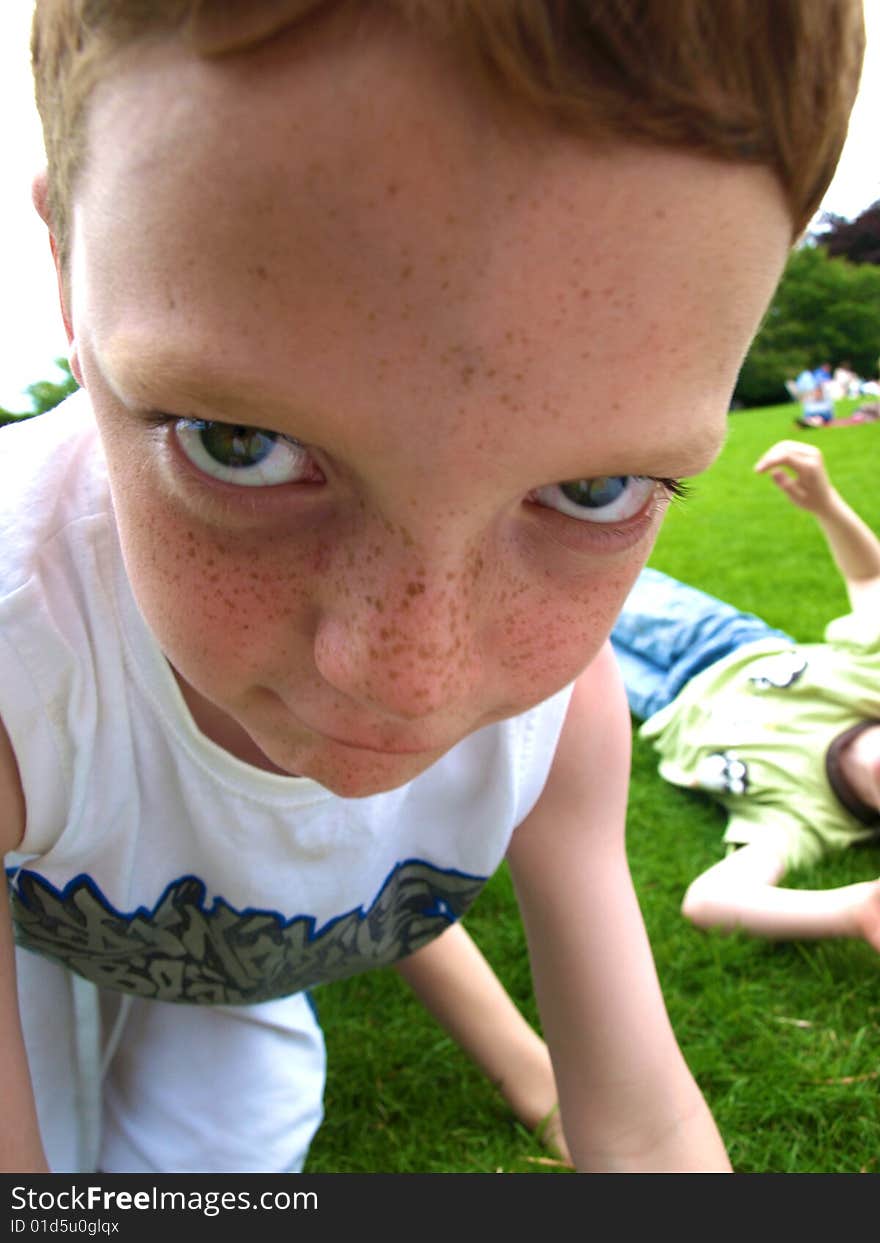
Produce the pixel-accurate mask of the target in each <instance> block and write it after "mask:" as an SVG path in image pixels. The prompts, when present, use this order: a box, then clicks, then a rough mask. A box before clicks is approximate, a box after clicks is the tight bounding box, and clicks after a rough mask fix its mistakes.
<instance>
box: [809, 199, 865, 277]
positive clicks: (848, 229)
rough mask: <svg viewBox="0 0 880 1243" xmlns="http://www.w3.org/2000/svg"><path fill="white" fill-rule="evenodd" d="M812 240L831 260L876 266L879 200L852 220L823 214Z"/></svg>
mask: <svg viewBox="0 0 880 1243" xmlns="http://www.w3.org/2000/svg"><path fill="white" fill-rule="evenodd" d="M813 238H814V240H815V242H816V245H817V246H821V247H822V249H823V250H824V251H825V252H826V254H828V255H829V256H830V257H831V258H832V259H849V261H850V263H873V264H880V199H877V201H876V202H875V203H872V204H871V206H870V207H866V208H865V210H864V211H863V212H861V214H860V215H858V216H856V218H855V220H847V219H846V217H845V216H834V215H832V214H831V213H826V214H825V215H824V216H823V217H822V219H821V221H820V223H819V227H818V229H817V230H816V232H815V233H814V234H813Z"/></svg>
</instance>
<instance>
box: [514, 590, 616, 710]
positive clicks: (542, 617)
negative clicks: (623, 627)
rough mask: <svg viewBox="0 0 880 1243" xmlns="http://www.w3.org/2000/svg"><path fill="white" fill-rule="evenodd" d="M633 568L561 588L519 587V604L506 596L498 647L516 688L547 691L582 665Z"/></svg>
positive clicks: (609, 622) (599, 640)
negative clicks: (504, 614) (506, 608)
mask: <svg viewBox="0 0 880 1243" xmlns="http://www.w3.org/2000/svg"><path fill="white" fill-rule="evenodd" d="M639 568H640V566H636V567H635V568H630V569H629V570H628V571H627V572H621V573H615V574H608V575H603V576H601V577H598V576H597V577H595V578H593V579H590V580H589V581H584V580H580V581H579V582H578V583H577V584H576V585H575V586H572V587H569V588H568V589H565V590H563V589H560V588H555V589H553V590H550V589H548V590H545V591H543V592H534V591H532V592H529V593H526V592H522V597H524V598H523V599H522V602H521V604H520V607H517V601H516V599H515V598H513V599H511V600H510V607H509V609H508V611H507V615H506V618H505V620H504V621H503V623H502V624H501V634H500V636H499V638H500V642H499V650H500V651H502V652H503V656H502V657H501V664H502V666H503V668H504V670H505V672H506V673H507V675H508V676H509V677H510V678H511V679H512V681H513V682H514V684H515V685H516V686H517V687H518V688H520V692H521V693H523V694H525V695H526V696H528V695H529V694H530V693H531V696H532V697H533V696H534V692H535V691H538V692H541V693H542V694H544V693H546V694H549V693H551V690H555V689H559V688H560V687H562V686H564V685H566V684H567V683H568V682H570V681H572V680H573V679H574V678H575V677H577V675H578V674H579V673H581V672H582V670H583V669H585V668H586V666H587V665H588V664H589V663H590V661H591V660H592V659H593V657H594V656H595V655H596V654H597V652H598V651H599V649H600V648H601V646H602V644H603V643H604V642H605V640H606V639H607V638H608V635H609V634H610V633H611V628H612V626H613V625H614V622H615V620H616V618H617V615H618V613H619V611H620V608H621V606H622V604H623V601H624V600H625V598H626V595H627V593H628V591H629V589H630V587H631V586H632V583H633V581H634V579H635V577H636V574H637V573H638V569H639ZM515 594H516V593H514V596H515Z"/></svg>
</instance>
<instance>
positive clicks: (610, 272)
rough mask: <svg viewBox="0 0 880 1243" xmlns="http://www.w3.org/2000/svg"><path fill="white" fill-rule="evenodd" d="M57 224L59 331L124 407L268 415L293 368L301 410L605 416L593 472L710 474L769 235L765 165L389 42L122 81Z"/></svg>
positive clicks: (99, 99)
mask: <svg viewBox="0 0 880 1243" xmlns="http://www.w3.org/2000/svg"><path fill="white" fill-rule="evenodd" d="M745 218H748V219H749V220H750V229H749V230H748V231H746V232H745V236H744V231H743V229H742V220H743V219H745ZM74 223H75V227H74V250H73V256H74V257H73V268H74V299H73V300H74V319H75V323H76V320H77V317H78V316H79V318H80V322H81V323H82V324H83V326H84V330H85V331H87V332H88V333H89V334H91V337H92V340H93V343H94V345H95V348H96V350H97V351H98V352H99V353H100V355H101V356H102V358H103V359H104V360H106V362H107V365H108V368H109V370H110V372H111V373H112V375H111V379H112V378H115V377H119V383H120V385H121V386H122V387H125V385H128V387H129V389H132V388H137V387H138V385H139V384H141V385H142V384H143V383H144V382H145V381H146V380H148V381H149V383H151V384H155V383H156V382H157V377H158V378H160V379H161V377H162V376H163V375H165V376H167V377H168V384H169V387H173V388H174V389H175V390H176V391H180V389H181V386H185V385H187V384H189V385H190V386H191V387H192V388H193V390H199V392H198V393H196V392H195V391H194V392H193V401H194V402H195V401H196V400H197V399H200V398H201V396H207V398H208V400H209V401H210V402H216V400H217V399H218V398H219V397H222V396H224V395H226V396H228V397H229V400H230V404H234V402H235V399H236V398H237V397H239V396H240V395H241V392H247V393H248V394H250V395H251V398H253V395H254V394H255V393H260V392H263V391H264V390H265V404H266V406H267V407H272V406H273V404H277V397H278V386H277V377H278V376H279V374H280V373H281V372H282V371H284V370H285V364H286V370H287V373H289V370H290V363H291V362H294V363H295V368H296V386H297V391H298V394H299V395H300V396H299V397H298V400H299V402H300V404H301V405H302V406H303V407H304V409H305V410H306V412H307V411H308V410H311V409H314V410H316V411H320V412H322V417H324V415H325V414H326V411H327V410H328V409H332V408H334V407H335V406H338V396H339V393H338V388H339V375H340V369H344V370H345V371H346V372H348V373H350V374H352V375H354V376H356V377H358V379H359V385H358V387H359V390H360V400H361V401H363V403H364V408H365V410H366V408H367V407H370V408H371V409H374V410H375V411H376V412H377V413H378V412H381V411H382V410H383V409H385V410H389V409H390V408H391V407H392V406H393V407H394V410H395V417H397V416H398V415H399V413H400V410H401V408H403V409H406V410H408V411H410V412H411V417H413V418H414V417H416V413H418V412H421V414H422V415H424V422H425V424H426V426H429V427H430V428H432V429H433V430H434V431H435V433H436V434H437V436H438V438H440V437H441V436H442V437H444V438H446V439H448V435H449V432H450V427H451V425H452V424H455V425H456V426H457V425H461V424H462V423H463V422H465V421H466V422H467V425H468V426H469V427H471V428H473V426H476V425H478V423H477V424H475V423H474V419H475V418H476V419H477V420H478V421H479V420H480V419H482V423H483V425H484V426H485V428H486V430H487V434H492V433H493V432H495V433H498V434H501V433H502V431H504V434H505V435H506V438H507V439H508V440H509V439H510V433H511V431H513V432H514V433H518V432H519V431H523V432H524V431H526V430H529V431H530V432H532V433H533V432H534V429H535V426H536V425H540V426H547V425H548V424H549V423H553V424H555V425H556V426H557V428H558V429H559V431H560V435H562V436H563V437H567V438H568V439H569V440H576V439H577V438H579V437H584V436H585V435H586V434H587V433H588V432H589V431H590V429H591V427H592V426H593V425H594V424H595V426H596V427H597V428H600V427H604V426H607V424H608V421H609V419H611V420H614V419H615V418H616V426H617V428H618V432H617V444H616V445H612V446H611V447H610V449H609V453H610V454H611V457H613V456H614V454H615V453H617V454H618V456H619V457H620V459H621V460H620V462H619V463H616V462H615V461H612V460H611V458H609V459H608V460H607V461H603V462H602V463H599V464H597V468H596V473H602V472H605V471H607V472H611V471H613V470H616V469H620V470H623V469H624V468H626V469H627V470H630V469H634V468H635V467H636V466H638V462H634V461H633V460H632V457H633V453H636V454H637V455H638V454H639V453H641V454H643V456H646V457H652V455H653V458H654V461H652V462H647V461H646V463H645V467H644V469H645V470H646V471H648V469H649V468H650V470H651V472H652V473H659V472H660V471H661V470H664V469H667V464H666V463H664V462H661V461H659V459H658V457H657V455H658V454H661V455H662V453H663V452H665V450H666V448H667V447H668V448H669V450H670V454H671V457H672V458H676V457H677V458H679V459H680V458H682V457H683V456H684V457H687V456H688V455H690V457H691V458H692V459H693V462H694V465H693V469H694V470H696V469H699V468H700V466H701V465H705V461H706V460H707V459H708V457H710V456H711V454H712V452H714V450H715V448H717V444H718V441H719V438H720V434H721V429H722V427H723V416H724V414H725V413H726V403H727V398H728V395H729V392H730V389H731V388H732V385H733V382H734V380H735V376H736V370H737V368H738V366H739V364H740V362H741V356H742V352H743V350H744V348H745V345H746V344H747V342H748V340H749V338H750V336H751V334H752V332H753V331H754V329H755V327H756V326H757V321H758V319H759V317H760V315H761V313H762V312H763V309H764V306H765V304H766V301H767V299H768V298H769V296H770V293H771V292H772V288H773V286H774V284H775V281H776V279H777V277H778V274H779V270H780V268H781V264H782V262H783V260H784V256H785V252H786V248H787V239H788V233H789V222H788V220H787V218H786V215H785V211H784V208H783V206H782V202H781V196H780V195H779V193H778V192H777V189H776V186H775V184H774V183H773V182H772V181H771V179H770V178H769V176H768V175H767V174H765V173H764V172H762V171H760V170H755V169H748V168H740V167H737V166H730V165H718V164H716V163H715V162H710V161H707V160H703V159H698V158H696V157H692V156H690V155H687V154H682V153H678V152H671V151H665V150H659V149H655V148H637V147H634V146H627V145H616V146H613V147H608V146H600V145H598V144H592V143H590V142H588V141H587V140H585V139H583V138H575V137H572V136H567V135H563V134H561V133H559V132H557V131H555V130H553V129H551V128H550V127H549V126H548V125H546V124H544V123H541V122H537V121H535V120H534V119H532V118H527V117H526V116H525V115H522V114H519V113H517V112H516V111H515V110H513V108H512V107H508V106H502V105H501V103H500V101H499V100H498V99H496V98H494V97H491V96H489V95H488V94H487V93H486V91H485V88H483V87H481V86H479V85H478V84H476V83H475V82H473V81H471V80H469V79H468V78H467V77H466V76H465V74H464V73H463V71H462V70H460V69H459V68H457V67H456V66H454V65H452V64H450V63H448V62H446V61H445V60H443V59H442V58H441V57H439V56H438V55H437V54H436V53H434V52H432V51H430V50H427V49H425V48H424V47H422V46H421V45H420V44H419V43H418V42H416V41H415V39H414V38H413V37H411V36H408V35H405V34H403V33H402V32H399V31H398V32H393V31H391V32H386V33H385V35H384V36H383V37H382V38H381V39H380V38H377V37H373V38H366V37H364V38H363V39H359V40H354V39H351V38H339V37H335V36H333V35H332V33H331V34H327V33H323V34H320V35H318V36H316V37H315V38H313V39H311V40H306V41H303V40H300V41H297V42H292V41H288V40H281V41H280V42H279V43H278V44H276V45H274V46H271V47H268V48H266V49H264V50H262V51H261V52H259V53H256V54H252V55H249V56H246V57H238V58H234V59H231V60H225V61H217V62H205V61H198V60H195V59H192V58H189V57H187V56H186V55H185V54H184V53H183V52H181V51H179V50H176V49H174V48H170V47H169V48H163V47H159V48H152V49H147V50H141V51H139V53H138V55H137V56H132V57H129V58H128V59H127V60H123V61H122V62H121V63H120V67H119V69H118V71H117V72H116V73H115V74H114V75H113V76H112V77H111V78H110V79H109V80H108V81H107V82H106V83H105V84H104V86H103V87H102V88H101V89H100V90H99V92H98V94H97V96H96V98H95V101H94V107H93V111H92V117H91V128H90V160H89V164H88V166H87V169H86V171H85V174H84V176H83V179H82V181H81V184H80V187H79V191H78V195H77V201H76V207H75V215H74ZM236 388H237V389H238V390H240V392H235V391H234V390H236ZM260 400H261V401H262V400H263V399H262V398H261V399H260ZM258 404H259V403H258ZM646 407H648V409H647V411H646ZM213 408H215V407H213ZM216 417H220V416H219V415H217V416H216ZM305 417H308V415H307V413H306V416H305ZM253 421H256V420H253ZM627 428H631V429H632V431H631V434H628V433H627ZM646 436H647V441H646V439H645V438H646ZM532 438H533V436H532ZM655 442H656V443H655ZM624 458H626V459H627V461H626V462H624V461H623V459H624ZM685 465H687V464H685ZM600 466H601V471H600V469H599V467H600ZM668 469H669V470H670V472H671V473H681V472H682V468H681V467H679V466H676V465H675V464H674V463H673V462H672V461H670V462H669V463H668Z"/></svg>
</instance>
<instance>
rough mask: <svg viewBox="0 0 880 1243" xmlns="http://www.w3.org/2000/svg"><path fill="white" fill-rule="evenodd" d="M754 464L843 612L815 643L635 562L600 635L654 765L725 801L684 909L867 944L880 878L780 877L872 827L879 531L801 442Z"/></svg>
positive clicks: (873, 833) (879, 927)
mask: <svg viewBox="0 0 880 1243" xmlns="http://www.w3.org/2000/svg"><path fill="white" fill-rule="evenodd" d="M755 470H756V471H757V472H759V473H762V474H763V473H767V474H769V475H770V478H771V479H772V480H773V481H774V483H776V484H777V485H778V487H780V488H781V489H782V491H783V492H784V493H785V495H786V496H787V497H788V498H789V500H790V501H792V503H793V504H795V505H798V506H800V508H802V509H805V510H807V512H809V513H811V514H813V515H814V516H815V518H816V520H817V522H818V523H819V525H820V527H821V529H822V531H823V533H824V535H825V537H826V539H827V541H828V546H829V548H830V550H831V553H832V556H833V558H834V561H835V563H836V565H837V567H838V568H839V570H840V573H841V575H842V576H843V579H844V582H845V583H846V588H847V592H848V594H849V600H850V603H851V606H852V612H851V613H849V614H848V615H847V616H845V617H840V618H838V619H837V620H836V621H832V622H831V623H830V624H829V625H828V627H827V628H826V631H825V641H824V642H823V643H806V644H801V643H798V642H797V641H796V640H795V639H793V638H791V636H789V635H787V634H785V633H783V632H782V631H779V630H774V629H772V628H771V627H770V626H768V625H767V624H766V623H765V622H763V621H762V620H761V619H760V618H758V617H755V616H753V615H751V614H746V613H741V612H740V611H739V610H738V609H736V608H734V607H733V606H732V605H729V604H724V603H722V602H721V601H720V600H716V599H715V598H714V597H712V596H709V595H706V594H705V593H703V592H701V591H698V590H696V589H695V588H694V587H691V586H688V585H686V584H684V583H681V582H679V581H678V580H677V579H674V578H670V577H668V576H667V575H665V574H661V573H659V572H658V571H657V570H654V569H645V570H643V571H642V573H641V575H640V576H639V578H638V579H637V581H636V584H635V586H634V588H633V589H632V591H631V593H630V595H629V596H628V598H627V601H626V604H625V605H624V608H623V611H622V613H621V615H620V617H619V619H618V621H617V623H616V624H615V627H614V630H613V632H612V645H613V647H614V649H615V652H616V654H617V658H618V663H619V664H620V666H621V669H622V672H623V677H624V682H625V685H626V689H627V698H628V700H629V704H630V708H631V710H632V712H633V714H634V715H635V716H636V717H639V718H641V719H643V720H644V724H643V725H642V727H641V730H640V733H641V736H642V737H644V738H648V739H650V740H651V741H652V742H653V744H654V746H655V747H656V749H657V751H658V752H659V754H660V756H661V761H660V773H661V774H662V776H663V777H665V778H666V780H667V781H671V782H674V783H675V784H677V785H681V786H687V787H692V788H698V789H702V790H706V791H709V792H710V793H711V794H713V795H714V796H715V797H716V798H717V799H718V801H719V802H720V803H721V804H722V806H724V807H725V808H726V809H727V811H728V813H729V819H728V822H727V828H726V831H725V834H724V840H725V842H726V843H727V845H728V854H727V855H726V857H725V858H724V859H722V860H721V861H720V862H719V863H716V864H714V866H712V867H710V868H709V869H708V870H707V871H706V872H704V873H702V875H700V876H698V877H697V878H696V879H695V880H694V881H693V882H692V883H691V885H690V886H689V887H688V890H687V893H686V894H685V897H684V902H683V904H682V910H683V913H684V914H685V916H686V917H687V918H688V919H690V920H691V921H692V922H693V923H694V924H696V925H697V926H698V927H700V928H722V929H726V930H733V929H742V930H743V931H745V932H749V933H753V934H754V935H757V936H766V937H774V938H778V939H789V938H807V937H810V938H812V937H858V938H861V939H862V940H864V941H866V942H867V943H868V944H869V945H871V946H873V947H874V949H876V950H878V951H880V880H872V881H865V882H860V883H857V884H851V885H844V886H842V887H840V888H836V889H828V890H810V889H788V888H780V887H779V882H780V881H781V880H782V879H783V877H784V876H785V875H786V874H787V873H788V872H789V871H790V870H792V869H793V868H796V867H802V866H805V865H809V864H813V863H816V862H817V861H818V860H820V859H821V858H823V857H824V856H826V855H829V854H831V853H832V852H834V851H838V850H843V849H844V848H846V847H848V846H850V845H854V844H855V843H857V842H864V841H870V840H872V839H876V838H877V835H878V832H880V540H878V538H877V536H876V535H875V534H874V533H873V531H871V530H870V528H869V527H868V526H867V525H866V524H865V523H864V522H863V521H862V519H861V518H860V517H859V516H858V515H857V514H856V513H855V512H854V511H853V509H852V508H851V507H850V506H849V505H848V504H847V503H846V501H845V500H844V499H843V497H842V496H841V495H840V493H839V492H838V491H837V489H836V488H835V487H834V485H833V484H832V483H831V480H830V479H829V477H828V474H827V472H826V469H825V464H824V462H823V459H822V454H821V452H820V451H819V450H818V449H817V448H815V447H814V446H813V445H806V444H802V443H800V442H798V441H790V440H783V441H780V442H779V443H778V444H775V445H773V447H772V448H770V449H769V450H768V451H767V452H766V453H765V454H764V455H763V457H761V459H760V460H759V461H758V462H757V463H756V465H755Z"/></svg>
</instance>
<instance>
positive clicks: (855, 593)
mask: <svg viewBox="0 0 880 1243" xmlns="http://www.w3.org/2000/svg"><path fill="white" fill-rule="evenodd" d="M755 470H756V471H757V472H758V474H763V473H769V475H770V477H771V479H772V480H773V482H774V483H775V484H776V485H777V487H779V488H780V489H781V490H782V491H783V492H784V493H785V495H786V496H787V497H788V499H789V500H790V501H791V502H792V504H794V505H797V506H798V507H799V508H800V509H806V510H807V512H808V513H811V514H812V515H813V516H814V518H815V519H816V521H817V522H818V523H819V526H820V527H821V528H822V531H823V533H824V535H825V538H826V540H827V541H828V547H829V548H830V549H831V555H832V556H833V558H834V560H835V563H836V564H837V568H838V569H839V570H840V573H841V575H842V577H843V581H844V582H845V583H846V589H847V593H848V595H849V599H850V604H851V605H852V607H853V609H857V608H861V607H862V606H863V605H864V604H865V603H866V601H867V600H868V599H869V598H871V599H874V600H877V599H878V597H880V539H878V538H877V536H876V535H875V534H874V532H873V531H872V530H871V528H870V527H869V526H868V524H867V523H866V522H863V521H862V519H861V518H860V517H859V516H858V514H857V513H856V512H855V510H854V509H852V508H851V506H849V505H848V504H847V503H846V501H845V500H844V499H843V497H842V496H841V495H840V493H839V492H838V491H837V489H836V488H835V486H834V484H833V483H832V482H831V480H830V479H829V477H828V472H827V471H826V469H825V463H824V461H823V459H822V454H821V452H820V451H819V449H817V448H816V446H815V445H807V444H803V443H802V442H801V441H799V440H780V441H779V442H778V444H775V445H773V446H772V447H771V448H770V449H768V450H767V452H766V453H765V454H764V455H763V457H761V458H760V459H759V460H758V461H757V462H756V463H755Z"/></svg>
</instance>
